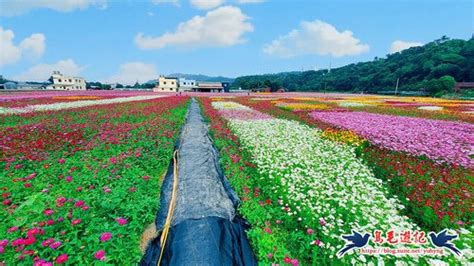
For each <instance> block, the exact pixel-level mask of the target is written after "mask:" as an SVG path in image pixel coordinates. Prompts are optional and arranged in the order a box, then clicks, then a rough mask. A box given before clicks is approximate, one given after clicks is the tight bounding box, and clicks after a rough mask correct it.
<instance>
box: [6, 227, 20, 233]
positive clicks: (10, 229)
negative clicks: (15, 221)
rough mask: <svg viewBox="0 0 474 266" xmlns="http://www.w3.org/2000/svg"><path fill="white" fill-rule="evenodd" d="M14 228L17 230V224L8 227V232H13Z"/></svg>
mask: <svg viewBox="0 0 474 266" xmlns="http://www.w3.org/2000/svg"><path fill="white" fill-rule="evenodd" d="M16 230H18V226H12V227H10V228H8V233H12V232H15V231H16Z"/></svg>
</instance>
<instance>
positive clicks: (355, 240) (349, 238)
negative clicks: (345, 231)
mask: <svg viewBox="0 0 474 266" xmlns="http://www.w3.org/2000/svg"><path fill="white" fill-rule="evenodd" d="M341 237H342V238H343V239H344V240H345V241H346V246H345V247H343V248H342V249H341V250H339V251H338V252H337V257H338V258H340V257H342V256H344V254H346V253H347V252H349V251H350V250H352V249H355V248H363V247H365V245H367V243H368V242H369V238H370V234H367V233H366V234H364V236H362V234H360V233H359V232H357V231H355V230H352V235H342V236H341Z"/></svg>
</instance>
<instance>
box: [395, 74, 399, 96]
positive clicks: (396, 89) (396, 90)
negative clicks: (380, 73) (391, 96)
mask: <svg viewBox="0 0 474 266" xmlns="http://www.w3.org/2000/svg"><path fill="white" fill-rule="evenodd" d="M398 81H400V78H397V85H396V86H395V95H398Z"/></svg>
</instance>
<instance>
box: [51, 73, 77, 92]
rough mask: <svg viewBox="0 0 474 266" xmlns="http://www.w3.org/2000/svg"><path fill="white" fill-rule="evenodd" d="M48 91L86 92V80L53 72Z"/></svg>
mask: <svg viewBox="0 0 474 266" xmlns="http://www.w3.org/2000/svg"><path fill="white" fill-rule="evenodd" d="M49 81H50V82H51V84H50V85H48V86H46V89H48V90H86V80H85V79H83V78H80V77H72V76H64V75H63V74H61V72H59V71H53V74H52V75H51V77H50V78H49Z"/></svg>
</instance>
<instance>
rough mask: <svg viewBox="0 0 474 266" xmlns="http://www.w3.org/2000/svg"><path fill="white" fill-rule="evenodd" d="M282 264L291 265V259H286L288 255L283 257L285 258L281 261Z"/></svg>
mask: <svg viewBox="0 0 474 266" xmlns="http://www.w3.org/2000/svg"><path fill="white" fill-rule="evenodd" d="M283 262H284V263H291V259H290V258H289V257H288V254H286V255H285V258H284V259H283Z"/></svg>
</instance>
